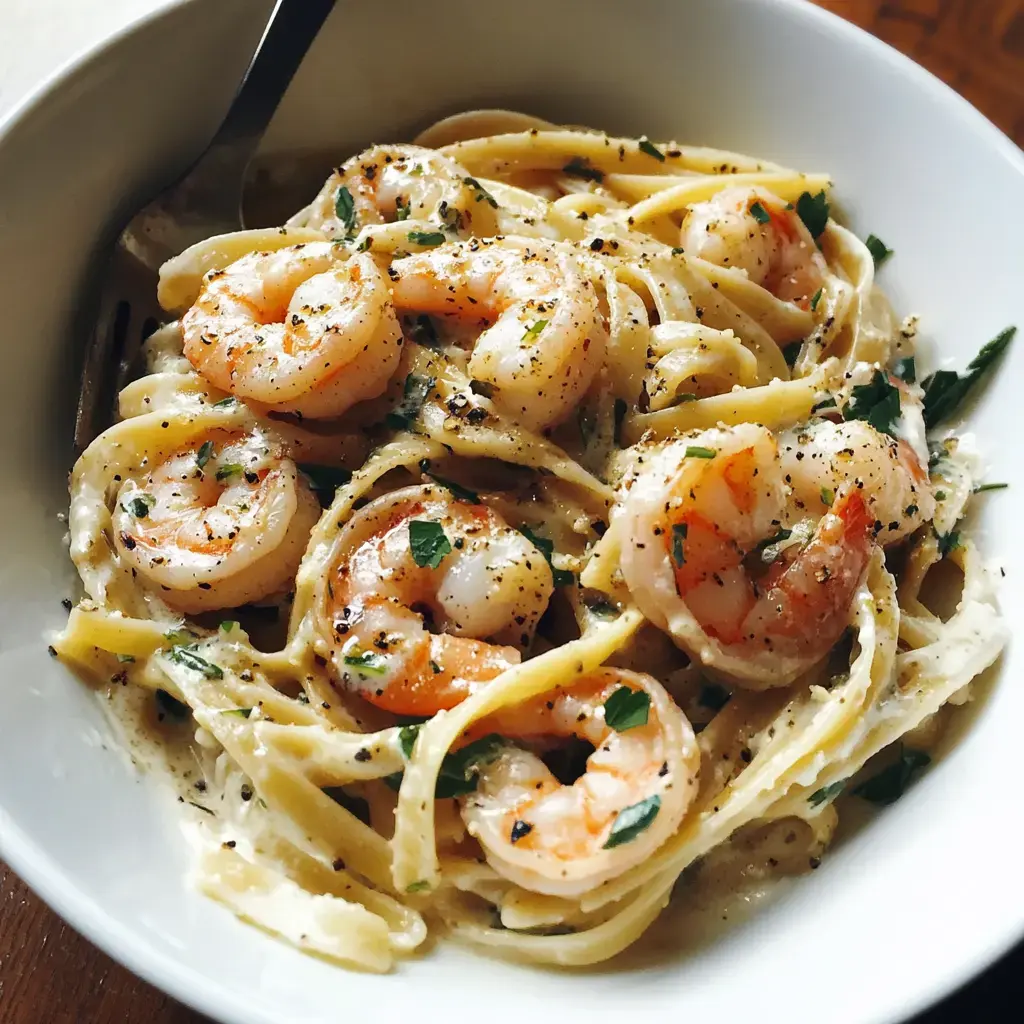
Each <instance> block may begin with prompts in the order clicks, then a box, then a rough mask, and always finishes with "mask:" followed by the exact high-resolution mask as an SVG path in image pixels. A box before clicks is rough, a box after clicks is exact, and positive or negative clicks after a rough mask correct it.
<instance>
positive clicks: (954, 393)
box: [922, 327, 1017, 429]
mask: <svg viewBox="0 0 1024 1024" xmlns="http://www.w3.org/2000/svg"><path fill="white" fill-rule="evenodd" d="M1016 333H1017V328H1016V327H1007V328H1006V330H1004V331H1000V332H999V334H998V335H996V337H995V338H993V339H992V340H991V341H990V342H988V343H986V344H985V345H983V346H982V348H981V351H980V352H979V353H978V354H977V355H976V356H975V357H974V358H973V359H972V360H971V361H970V362H969V363H968V364H967V371H966V372H965V373H964V374H963V375H962V376H961V375H960V374H958V373H956V372H955V371H953V370H938V371H937V372H936V373H933V374H932V375H931V376H930V377H928V378H926V379H925V380H924V381H923V382H922V387H923V388H924V423H925V426H926V427H928V428H929V429H930V428H932V427H934V426H935V425H936V424H937V423H941V422H942V421H943V420H944V419H948V418H949V417H950V416H951V415H952V414H953V413H954V412H955V411H956V409H957V407H958V406H959V405H960V403H961V402H962V401H963V400H964V398H966V397H967V393H968V392H969V391H970V390H971V388H972V387H974V385H975V384H976V383H977V382H978V381H979V380H980V379H981V377H982V376H983V375H984V374H985V372H986V370H989V369H990V368H991V367H993V366H994V365H995V364H996V363H997V362H998V361H999V357H1000V356H1001V355H1002V354H1003V353H1004V352H1005V351H1006V349H1007V347H1008V346H1009V344H1010V342H1011V341H1012V340H1013V336H1014V335H1015V334H1016Z"/></svg>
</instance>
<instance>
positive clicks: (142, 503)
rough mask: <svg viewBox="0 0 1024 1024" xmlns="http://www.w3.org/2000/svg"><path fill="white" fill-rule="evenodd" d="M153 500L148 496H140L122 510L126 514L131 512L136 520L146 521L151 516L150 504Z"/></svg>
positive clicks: (123, 506)
mask: <svg viewBox="0 0 1024 1024" xmlns="http://www.w3.org/2000/svg"><path fill="white" fill-rule="evenodd" d="M152 500H153V499H152V498H150V496H149V495H148V494H139V495H137V496H136V497H134V498H132V500H131V501H129V502H128V504H127V505H122V506H121V508H123V509H124V510H125V512H130V513H131V514H132V515H133V516H135V518H136V519H145V518H146V516H148V515H149V503H150V502H151V501H152Z"/></svg>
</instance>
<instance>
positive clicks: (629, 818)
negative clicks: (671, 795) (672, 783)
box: [604, 793, 661, 850]
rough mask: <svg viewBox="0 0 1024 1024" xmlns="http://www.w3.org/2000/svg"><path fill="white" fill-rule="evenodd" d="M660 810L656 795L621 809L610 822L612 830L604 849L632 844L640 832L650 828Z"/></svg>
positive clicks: (658, 799)
mask: <svg viewBox="0 0 1024 1024" xmlns="http://www.w3.org/2000/svg"><path fill="white" fill-rule="evenodd" d="M660 810H661V797H660V796H658V794H657V793H655V794H654V795H653V796H649V797H648V798H647V799H646V800H641V801H640V802H639V803H638V804H631V805H630V806H629V807H623V809H622V810H621V811H619V813H618V814H617V815H616V817H615V821H614V822H612V830H611V832H609V833H608V838H607V840H605V844H604V848H605V849H606V850H611V849H614V848H615V847H616V846H622V845H623V843H629V842H632V841H633V840H634V839H636V837H637V836H638V835H640V833H641V832H644V831H645V830H646V829H648V828H650V827H651V825H652V824H653V823H654V819H655V818H656V817H657V816H658V811H660Z"/></svg>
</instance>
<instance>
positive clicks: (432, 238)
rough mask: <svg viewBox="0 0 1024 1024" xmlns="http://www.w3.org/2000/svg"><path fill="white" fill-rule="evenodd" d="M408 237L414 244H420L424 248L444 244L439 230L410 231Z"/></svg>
mask: <svg viewBox="0 0 1024 1024" xmlns="http://www.w3.org/2000/svg"><path fill="white" fill-rule="evenodd" d="M407 237H408V239H409V241H410V242H412V243H413V244H414V245H422V246H425V247H426V248H431V249H432V248H434V247H435V246H438V245H444V242H445V237H444V234H443V233H442V232H440V231H410V232H409V234H408V236H407Z"/></svg>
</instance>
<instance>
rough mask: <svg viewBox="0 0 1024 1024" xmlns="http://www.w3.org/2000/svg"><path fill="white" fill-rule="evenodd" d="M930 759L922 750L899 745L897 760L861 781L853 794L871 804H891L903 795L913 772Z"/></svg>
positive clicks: (923, 766)
mask: <svg viewBox="0 0 1024 1024" xmlns="http://www.w3.org/2000/svg"><path fill="white" fill-rule="evenodd" d="M931 760H932V759H931V758H930V757H929V756H928V755H927V754H926V753H925V752H924V751H923V750H912V749H911V748H910V747H904V746H902V745H901V746H900V757H899V760H898V761H896V762H895V763H894V764H891V765H889V767H888V768H884V769H883V770H882V771H880V772H879V773H878V774H877V775H874V776H872V777H871V778H870V779H868V780H867V781H865V782H862V783H861V784H860V785H859V786H857V787H856V788H855V789H854V790H853V794H854V796H859V797H861V798H862V799H864V800H867V801H869V802H870V803H873V804H881V805H883V806H884V805H886V804H891V803H893V802H894V801H896V800H898V799H899V798H900V797H901V796H903V794H904V792H905V791H906V788H907V786H908V785H909V784H910V780H911V779H912V778H913V776H914V774H915V773H916V772H918V771H920V770H921V769H922V768H925V767H927V766H928V765H929V764H931Z"/></svg>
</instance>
